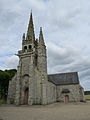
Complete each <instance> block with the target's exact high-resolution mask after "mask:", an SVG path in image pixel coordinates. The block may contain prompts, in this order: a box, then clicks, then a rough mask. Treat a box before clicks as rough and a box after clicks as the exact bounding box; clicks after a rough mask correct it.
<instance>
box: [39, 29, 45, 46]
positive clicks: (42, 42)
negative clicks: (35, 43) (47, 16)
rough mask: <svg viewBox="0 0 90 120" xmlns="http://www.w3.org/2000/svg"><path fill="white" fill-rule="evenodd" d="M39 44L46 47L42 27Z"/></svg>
mask: <svg viewBox="0 0 90 120" xmlns="http://www.w3.org/2000/svg"><path fill="white" fill-rule="evenodd" d="M39 43H40V44H42V45H44V37H43V32H42V27H40V34H39Z"/></svg>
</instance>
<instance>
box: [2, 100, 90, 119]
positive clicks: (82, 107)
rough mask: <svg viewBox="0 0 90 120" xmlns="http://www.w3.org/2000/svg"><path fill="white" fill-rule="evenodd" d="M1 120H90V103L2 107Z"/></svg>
mask: <svg viewBox="0 0 90 120" xmlns="http://www.w3.org/2000/svg"><path fill="white" fill-rule="evenodd" d="M0 120H90V102H88V103H68V104H64V103H54V104H50V105H46V106H39V105H38V106H36V105H35V106H10V105H2V106H0Z"/></svg>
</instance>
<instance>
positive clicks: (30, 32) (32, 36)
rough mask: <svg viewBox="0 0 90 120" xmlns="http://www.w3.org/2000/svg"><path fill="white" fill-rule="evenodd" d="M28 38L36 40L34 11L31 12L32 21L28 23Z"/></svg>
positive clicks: (32, 40)
mask: <svg viewBox="0 0 90 120" xmlns="http://www.w3.org/2000/svg"><path fill="white" fill-rule="evenodd" d="M26 40H30V41H31V42H34V41H35V34H34V25H33V17H32V11H31V14H30V21H29V24H28V30H27V36H26Z"/></svg>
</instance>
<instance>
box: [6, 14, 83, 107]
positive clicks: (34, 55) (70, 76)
mask: <svg viewBox="0 0 90 120" xmlns="http://www.w3.org/2000/svg"><path fill="white" fill-rule="evenodd" d="M17 56H18V57H19V65H18V66H17V73H16V75H15V76H14V77H13V78H12V80H11V81H10V82H9V88H8V98H7V102H8V104H16V105H23V104H27V105H34V104H42V105H45V104H49V103H54V102H79V101H84V92H83V88H82V87H81V85H80V83H79V77H78V73H77V72H70V73H60V74H50V75H48V74H47V54H46V46H45V42H44V37H43V32H42V28H41V27H40V33H39V39H35V33H34V25H33V18H32V13H31V15H30V21H29V24H28V30H27V34H26V35H25V34H23V37H22V50H20V51H18V53H17Z"/></svg>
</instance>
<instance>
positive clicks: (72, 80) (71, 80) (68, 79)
mask: <svg viewBox="0 0 90 120" xmlns="http://www.w3.org/2000/svg"><path fill="white" fill-rule="evenodd" d="M48 81H49V82H52V83H54V84H55V85H69V84H79V78H78V73H77V72H70V73H60V74H50V75H48Z"/></svg>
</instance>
